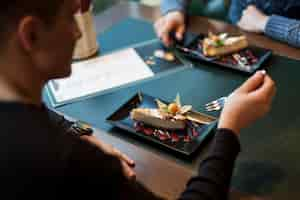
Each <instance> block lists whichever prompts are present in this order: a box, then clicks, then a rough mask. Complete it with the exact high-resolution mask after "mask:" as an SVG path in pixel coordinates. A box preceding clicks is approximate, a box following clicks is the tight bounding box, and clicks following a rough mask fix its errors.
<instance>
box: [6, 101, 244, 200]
mask: <svg viewBox="0 0 300 200" xmlns="http://www.w3.org/2000/svg"><path fill="white" fill-rule="evenodd" d="M0 113H1V114H0V119H1V135H0V143H1V145H0V169H1V170H0V176H1V197H2V198H3V199H21V198H22V199H52V200H53V199H73V198H79V197H81V198H84V199H90V198H97V197H98V198H100V199H102V198H104V197H105V198H104V199H122V200H126V199H128V200H129V199H130V200H135V199H136V200H141V199H143V200H148V199H149V200H150V199H151V200H158V199H161V198H160V197H157V196H155V195H154V194H153V193H152V192H151V191H150V190H148V189H147V188H145V187H144V186H143V185H141V184H140V183H138V182H136V181H128V180H127V179H126V178H125V177H124V176H123V174H122V169H121V165H120V162H119V160H117V159H116V158H114V157H111V156H109V155H106V154H105V153H103V152H102V151H100V150H99V149H98V148H97V147H95V146H93V145H91V144H88V143H87V142H85V141H82V140H80V138H79V137H76V136H74V135H71V134H66V133H65V132H64V129H63V128H62V127H61V126H60V125H58V124H57V123H55V122H54V121H55V120H53V119H51V118H50V117H49V114H48V112H47V109H45V108H38V107H35V106H32V105H25V104H19V103H0ZM239 151H240V146H239V142H238V139H237V137H236V136H235V135H234V134H233V133H232V132H231V131H230V130H225V129H223V130H218V131H217V134H216V136H215V139H214V142H213V144H212V147H211V150H210V153H209V155H208V157H207V158H206V159H205V160H204V161H203V162H202V163H201V166H200V167H199V174H198V175H197V176H195V177H194V178H192V179H191V180H190V181H189V182H188V184H187V188H186V190H185V191H184V192H183V193H182V195H181V196H180V198H179V199H182V200H188V199H189V200H193V199H198V200H203V199H205V200H208V199H214V200H217V199H222V200H224V199H226V198H227V195H228V190H229V186H230V179H231V176H232V170H233V166H234V161H235V159H236V156H237V154H238V152H239Z"/></svg>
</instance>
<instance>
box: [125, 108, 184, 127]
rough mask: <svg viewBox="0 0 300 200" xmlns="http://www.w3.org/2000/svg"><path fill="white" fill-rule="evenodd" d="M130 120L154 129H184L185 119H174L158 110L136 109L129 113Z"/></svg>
mask: <svg viewBox="0 0 300 200" xmlns="http://www.w3.org/2000/svg"><path fill="white" fill-rule="evenodd" d="M131 118H132V119H134V120H135V121H139V122H143V123H145V124H147V125H151V126H153V127H156V128H163V129H170V130H176V129H184V128H185V118H181V119H180V118H177V119H176V118H174V117H173V116H172V115H170V114H167V113H163V112H161V111H159V110H158V109H148V108H137V109H133V110H132V112H131Z"/></svg>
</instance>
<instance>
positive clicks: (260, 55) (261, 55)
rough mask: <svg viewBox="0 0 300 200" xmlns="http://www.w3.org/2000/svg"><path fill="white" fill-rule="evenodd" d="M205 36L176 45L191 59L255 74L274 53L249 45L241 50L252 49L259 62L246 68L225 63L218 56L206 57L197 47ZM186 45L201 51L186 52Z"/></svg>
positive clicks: (200, 35) (201, 35)
mask: <svg viewBox="0 0 300 200" xmlns="http://www.w3.org/2000/svg"><path fill="white" fill-rule="evenodd" d="M204 37H206V36H205V35H204V34H199V35H198V37H194V41H193V42H190V43H189V44H188V46H186V45H185V46H182V45H181V44H177V45H176V46H175V48H176V47H177V49H178V50H179V52H180V53H181V54H182V55H183V56H185V57H187V58H190V59H193V60H197V61H201V62H208V63H212V64H214V65H218V66H221V67H226V68H230V69H233V70H238V71H241V72H246V73H249V74H253V73H254V72H255V71H257V70H258V69H259V68H260V67H261V66H262V64H263V63H264V62H265V61H266V60H267V59H268V58H270V56H271V55H272V51H271V50H269V49H263V48H259V47H255V46H249V47H248V48H246V49H245V50H242V51H241V52H245V51H247V50H250V51H251V52H252V54H253V55H254V56H255V57H256V58H257V60H258V61H257V62H256V63H255V64H253V65H250V67H249V68H245V67H241V66H240V65H238V64H229V63H224V62H221V61H220V59H217V58H209V57H206V56H204V55H203V54H202V52H201V50H199V49H198V48H197V46H198V43H199V40H203V39H204ZM182 47H185V48H188V49H191V50H196V51H197V52H199V55H195V54H190V53H186V52H184V51H182V50H181V49H180V48H182Z"/></svg>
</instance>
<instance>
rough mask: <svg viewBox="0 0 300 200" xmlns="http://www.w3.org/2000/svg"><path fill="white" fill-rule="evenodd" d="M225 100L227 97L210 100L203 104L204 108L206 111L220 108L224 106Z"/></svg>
mask: <svg viewBox="0 0 300 200" xmlns="http://www.w3.org/2000/svg"><path fill="white" fill-rule="evenodd" d="M226 100H227V97H221V98H218V99H216V100H214V101H211V102H209V103H207V104H205V109H206V110H207V111H208V112H211V111H218V110H221V109H222V108H223V107H224V104H225V103H226Z"/></svg>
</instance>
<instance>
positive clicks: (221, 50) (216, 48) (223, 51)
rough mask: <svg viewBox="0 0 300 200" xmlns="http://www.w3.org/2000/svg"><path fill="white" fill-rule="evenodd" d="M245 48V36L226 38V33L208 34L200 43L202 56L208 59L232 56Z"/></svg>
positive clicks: (246, 43) (246, 42)
mask: <svg viewBox="0 0 300 200" xmlns="http://www.w3.org/2000/svg"><path fill="white" fill-rule="evenodd" d="M247 47H248V41H247V38H246V37H245V36H236V37H228V35H227V33H222V34H220V35H214V34H212V33H209V35H208V37H207V38H205V39H204V40H203V43H202V50H203V54H204V55H205V56H209V57H214V56H223V55H227V54H232V53H235V52H238V51H240V50H242V49H245V48H247Z"/></svg>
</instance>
